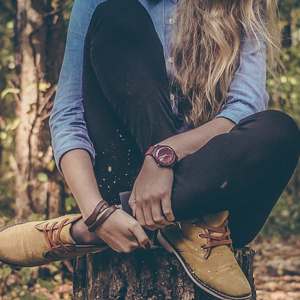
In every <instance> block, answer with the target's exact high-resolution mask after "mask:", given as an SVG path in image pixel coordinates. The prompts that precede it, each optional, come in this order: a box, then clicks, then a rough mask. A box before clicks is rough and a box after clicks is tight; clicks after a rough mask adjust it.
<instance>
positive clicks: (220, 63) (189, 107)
mask: <svg viewBox="0 0 300 300" xmlns="http://www.w3.org/2000/svg"><path fill="white" fill-rule="evenodd" d="M275 4H276V3H275V0H180V3H179V7H178V13H177V17H176V18H177V19H176V25H175V28H174V30H173V35H172V56H173V57H174V75H175V82H176V83H177V84H178V85H179V87H180V89H181V91H182V93H183V96H184V98H186V99H188V101H187V103H186V104H185V115H186V118H187V120H188V121H189V122H192V123H193V124H194V125H195V126H199V125H201V124H203V123H205V122H207V121H209V120H211V119H213V118H214V117H215V116H216V115H217V114H218V113H219V111H220V109H221V107H222V105H223V104H224V103H225V101H226V96H227V92H228V89H229V87H230V83H231V81H232V78H233V76H234V74H235V73H236V71H237V70H238V66H239V59H240V51H241V41H242V37H243V35H246V36H253V37H254V39H253V40H254V42H257V43H259V39H258V36H259V35H262V37H263V39H264V40H265V42H266V46H267V57H268V64H267V65H268V69H269V71H270V72H271V73H272V74H273V73H274V66H276V65H277V64H276V62H280V59H279V52H280V47H279V45H280V34H279V31H278V29H277V28H278V26H277V22H276V5H275Z"/></svg>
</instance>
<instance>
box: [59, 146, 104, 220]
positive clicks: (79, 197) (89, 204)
mask: <svg viewBox="0 0 300 300" xmlns="http://www.w3.org/2000/svg"><path fill="white" fill-rule="evenodd" d="M60 164H61V169H62V171H63V174H64V177H65V179H66V181H67V184H68V186H69V187H70V189H71V191H72V193H73V195H74V197H75V199H76V201H77V203H78V206H79V209H80V211H81V213H82V216H83V219H86V218H87V217H88V216H89V215H90V214H91V213H92V212H93V210H94V208H95V206H96V205H97V203H98V202H99V201H100V200H101V199H102V197H101V195H100V192H99V189H98V185H97V181H96V178H95V175H94V170H93V166H92V162H91V158H90V155H89V154H88V152H87V151H85V150H82V149H75V150H72V151H69V152H67V153H66V154H64V156H63V157H62V159H61V163H60Z"/></svg>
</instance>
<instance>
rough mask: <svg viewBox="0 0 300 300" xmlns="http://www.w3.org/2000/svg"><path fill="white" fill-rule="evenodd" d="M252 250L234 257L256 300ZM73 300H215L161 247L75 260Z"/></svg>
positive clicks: (243, 251)
mask: <svg viewBox="0 0 300 300" xmlns="http://www.w3.org/2000/svg"><path fill="white" fill-rule="evenodd" d="M254 254H255V251H254V250H252V249H251V248H242V249H236V250H235V256H236V259H237V261H238V263H239V264H240V266H241V268H242V269H243V271H244V273H245V275H246V277H247V278H248V280H249V282H250V284H251V287H252V300H256V292H255V287H254V279H253V257H254ZM74 265H75V266H74V279H73V284H74V295H73V299H74V300H95V299H99V300H117V299H118V300H215V299H217V298H215V297H213V296H211V295H209V294H207V293H206V292H204V291H202V290H201V289H199V288H198V287H197V286H195V285H194V283H193V282H192V281H191V280H190V278H189V277H188V276H187V274H186V272H185V271H184V269H183V268H182V266H181V264H180V263H179V262H178V260H177V258H176V257H175V255H173V254H169V253H168V252H167V251H166V250H165V249H163V248H155V249H151V250H148V251H145V250H136V251H134V252H133V253H130V254H119V253H116V252H114V251H112V250H107V251H104V252H101V253H96V254H90V255H87V256H83V257H80V258H77V259H76V260H75V262H74Z"/></svg>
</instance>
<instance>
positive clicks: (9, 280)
mask: <svg viewBox="0 0 300 300" xmlns="http://www.w3.org/2000/svg"><path fill="white" fill-rule="evenodd" d="M62 272H63V264H62V263H59V262H58V263H55V264H49V265H46V266H43V267H42V268H40V269H39V268H37V267H34V268H22V269H21V270H19V271H17V270H16V269H12V268H11V267H9V266H7V265H3V264H1V263H0V299H1V300H18V299H21V300H27V299H28V300H49V299H57V297H59V299H66V300H69V299H71V291H72V286H71V281H70V279H71V274H70V273H69V271H68V272H65V271H64V274H65V277H66V279H63V278H62V276H61V275H60V274H62ZM62 285H65V289H64V290H63V289H62V288H59V287H60V286H62Z"/></svg>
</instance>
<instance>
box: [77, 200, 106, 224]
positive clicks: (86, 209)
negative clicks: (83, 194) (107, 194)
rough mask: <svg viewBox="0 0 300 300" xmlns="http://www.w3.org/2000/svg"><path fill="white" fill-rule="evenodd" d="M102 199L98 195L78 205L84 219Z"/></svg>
mask: <svg viewBox="0 0 300 300" xmlns="http://www.w3.org/2000/svg"><path fill="white" fill-rule="evenodd" d="M103 200H104V199H103V198H102V197H98V198H93V199H89V200H88V201H87V200H86V201H84V202H83V204H82V205H81V206H80V212H81V214H82V218H83V220H84V221H85V220H86V219H87V218H88V217H89V216H90V215H91V214H92V213H93V211H94V209H95V207H96V206H97V204H98V203H99V202H101V201H103Z"/></svg>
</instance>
